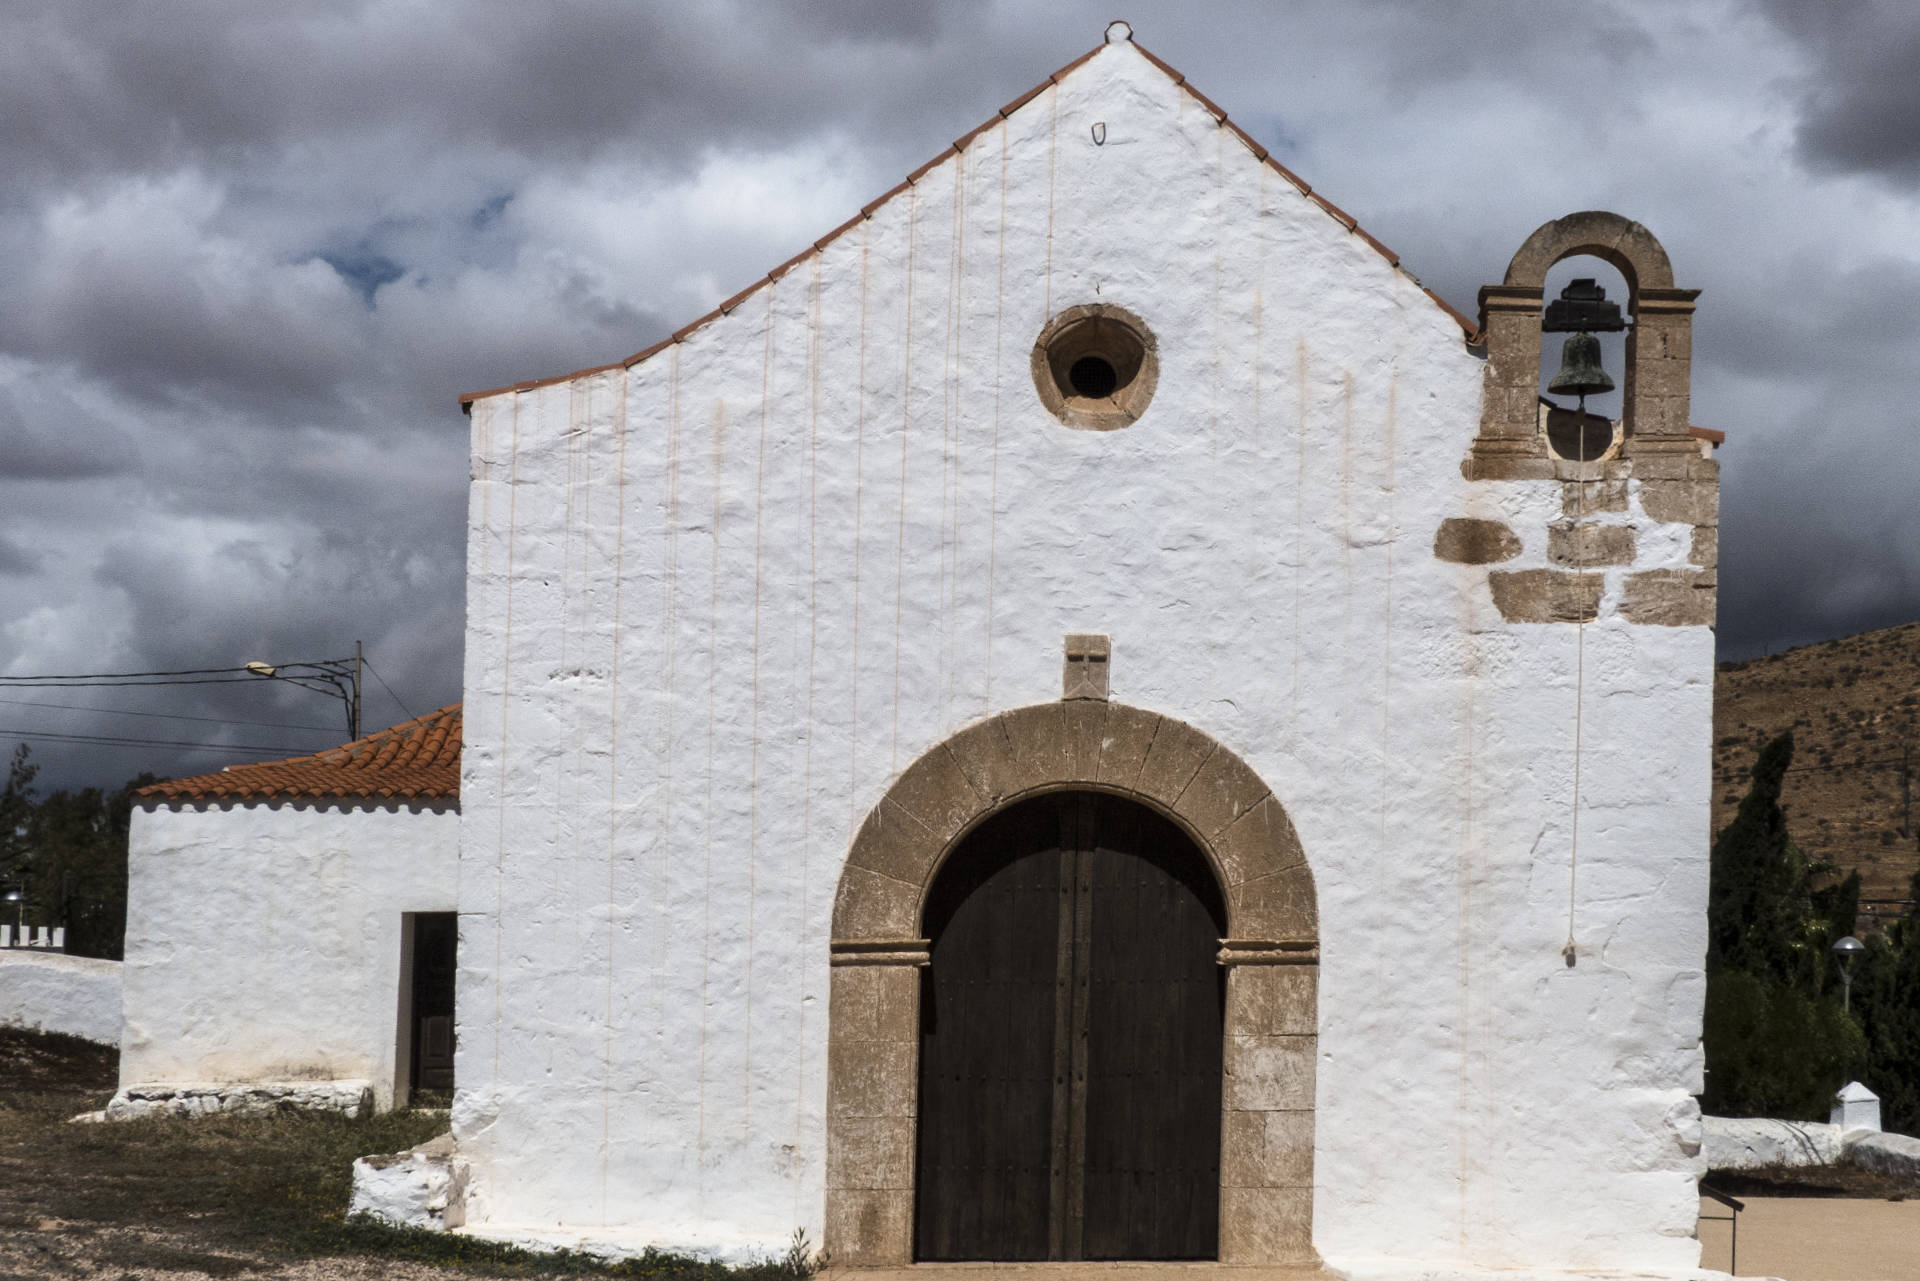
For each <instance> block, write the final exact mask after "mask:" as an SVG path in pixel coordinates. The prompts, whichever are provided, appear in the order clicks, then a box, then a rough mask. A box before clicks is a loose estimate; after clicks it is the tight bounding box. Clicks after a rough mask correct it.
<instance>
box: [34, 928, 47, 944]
mask: <svg viewBox="0 0 1920 1281" xmlns="http://www.w3.org/2000/svg"><path fill="white" fill-rule="evenodd" d="M33 945H34V946H35V947H45V946H46V945H47V927H46V926H44V925H36V926H34V927H33Z"/></svg>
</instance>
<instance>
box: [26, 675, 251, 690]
mask: <svg viewBox="0 0 1920 1281" xmlns="http://www.w3.org/2000/svg"><path fill="white" fill-rule="evenodd" d="M260 679H261V678H260V677H258V676H255V675H253V674H252V673H250V672H249V673H246V674H245V675H241V676H197V677H195V678H193V679H192V680H154V681H148V680H49V679H46V678H44V677H33V676H0V686H4V687H5V688H8V689H140V688H143V687H146V686H153V685H246V684H250V683H253V682H255V681H258V680H260Z"/></svg>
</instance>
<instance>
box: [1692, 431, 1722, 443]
mask: <svg viewBox="0 0 1920 1281" xmlns="http://www.w3.org/2000/svg"><path fill="white" fill-rule="evenodd" d="M1687 435H1689V436H1691V437H1693V438H1694V439H1695V440H1704V441H1707V442H1708V443H1710V444H1714V445H1724V444H1726V443H1727V433H1725V432H1723V431H1715V430H1714V429H1713V428H1711V427H1689V428H1687Z"/></svg>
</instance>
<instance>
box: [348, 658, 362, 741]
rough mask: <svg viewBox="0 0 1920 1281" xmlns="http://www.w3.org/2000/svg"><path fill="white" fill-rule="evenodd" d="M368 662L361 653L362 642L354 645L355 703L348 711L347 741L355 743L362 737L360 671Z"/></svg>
mask: <svg viewBox="0 0 1920 1281" xmlns="http://www.w3.org/2000/svg"><path fill="white" fill-rule="evenodd" d="M365 662H366V660H365V659H364V658H363V657H362V656H361V653H360V642H359V641H355V642H354V643H353V703H352V705H351V706H350V707H349V708H348V709H347V720H348V721H350V722H351V724H349V725H348V726H347V741H348V742H355V741H358V739H359V737H360V669H361V667H362V666H364V665H365Z"/></svg>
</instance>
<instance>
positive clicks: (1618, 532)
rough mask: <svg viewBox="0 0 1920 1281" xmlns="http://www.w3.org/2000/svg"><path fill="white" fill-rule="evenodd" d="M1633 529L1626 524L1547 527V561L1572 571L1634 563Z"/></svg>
mask: <svg viewBox="0 0 1920 1281" xmlns="http://www.w3.org/2000/svg"><path fill="white" fill-rule="evenodd" d="M1633 553H1634V539H1633V530H1632V529H1631V528H1630V527H1629V526H1626V525H1593V524H1580V525H1574V524H1569V523H1567V522H1564V521H1563V522H1560V523H1557V524H1554V525H1549V526H1548V527H1547V559H1548V560H1550V561H1552V562H1553V563H1554V564H1556V565H1564V566H1568V567H1570V568H1583V569H1584V568H1589V567H1592V566H1595V565H1631V564H1633Z"/></svg>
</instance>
